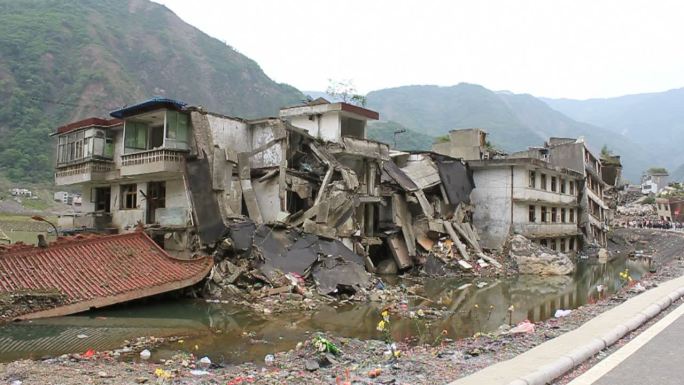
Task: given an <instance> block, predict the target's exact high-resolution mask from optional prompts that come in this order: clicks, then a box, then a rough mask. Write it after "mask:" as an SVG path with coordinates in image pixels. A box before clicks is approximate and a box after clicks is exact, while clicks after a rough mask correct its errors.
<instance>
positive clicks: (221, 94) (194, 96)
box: [0, 0, 303, 182]
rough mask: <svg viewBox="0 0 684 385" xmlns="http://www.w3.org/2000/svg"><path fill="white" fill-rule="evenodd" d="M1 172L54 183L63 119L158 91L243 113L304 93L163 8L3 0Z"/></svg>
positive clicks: (272, 109) (270, 110)
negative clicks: (54, 138)
mask: <svg viewBox="0 0 684 385" xmlns="http://www.w3.org/2000/svg"><path fill="white" fill-rule="evenodd" d="M0 36H2V38H0V100H2V104H0V137H2V139H3V140H2V141H0V170H1V171H0V173H4V175H6V176H7V177H9V178H10V179H11V180H14V181H33V182H39V181H49V180H50V179H51V177H52V172H53V170H52V161H53V156H52V143H51V139H50V138H49V137H48V135H49V133H50V132H52V131H53V130H54V129H55V128H56V127H57V126H60V125H62V124H65V123H68V122H70V121H73V120H77V119H82V118H85V117H88V116H92V115H95V116H107V114H108V112H109V111H111V110H113V109H116V108H117V107H120V106H122V105H125V104H131V103H134V102H136V101H140V100H143V99H147V98H149V97H151V96H154V95H164V96H168V97H171V98H177V99H180V100H183V101H186V102H188V103H191V104H195V105H202V106H204V107H205V108H207V109H208V110H211V111H216V112H221V113H225V114H229V115H238V116H243V117H258V116H265V115H273V114H275V113H276V112H277V110H278V109H279V108H280V107H282V106H286V105H291V104H295V103H297V102H299V101H301V100H302V99H303V95H302V94H301V93H300V92H299V91H297V90H296V89H295V88H293V87H290V86H288V85H283V84H277V83H275V82H273V81H272V80H271V79H269V78H268V77H267V76H266V75H265V74H264V73H263V71H262V70H261V68H259V66H258V65H257V64H256V63H255V62H254V61H252V60H250V59H249V58H247V57H245V56H244V55H241V54H240V53H238V52H236V51H235V50H234V49H233V48H231V47H230V46H227V45H226V44H224V43H222V42H220V41H219V40H217V39H213V38H211V37H209V36H207V35H205V34H203V33H202V32H200V31H199V30H197V29H195V28H194V27H192V26H190V25H188V24H186V23H184V22H183V21H182V20H180V19H179V18H178V17H177V16H176V15H174V14H173V13H172V12H171V11H169V10H168V9H166V8H165V7H164V6H162V5H159V4H156V3H153V2H151V1H144V0H143V1H137V2H134V1H125V0H113V1H107V0H81V1H78V2H71V1H50V0H24V1H13V0H0Z"/></svg>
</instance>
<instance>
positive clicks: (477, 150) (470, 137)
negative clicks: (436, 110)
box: [432, 128, 504, 161]
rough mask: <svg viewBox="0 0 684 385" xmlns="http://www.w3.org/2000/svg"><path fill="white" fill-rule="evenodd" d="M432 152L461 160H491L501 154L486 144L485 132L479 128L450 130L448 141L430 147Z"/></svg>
mask: <svg viewBox="0 0 684 385" xmlns="http://www.w3.org/2000/svg"><path fill="white" fill-rule="evenodd" d="M432 151H434V152H436V153H438V154H442V155H448V156H450V157H452V158H459V159H463V160H466V161H468V160H480V159H493V158H496V157H498V156H500V155H504V154H503V153H501V152H499V151H497V150H495V149H494V148H493V147H491V146H490V145H489V143H488V142H487V132H486V131H485V130H483V129H481V128H465V129H457V130H451V131H449V134H448V140H447V141H443V142H440V143H435V144H433V145H432Z"/></svg>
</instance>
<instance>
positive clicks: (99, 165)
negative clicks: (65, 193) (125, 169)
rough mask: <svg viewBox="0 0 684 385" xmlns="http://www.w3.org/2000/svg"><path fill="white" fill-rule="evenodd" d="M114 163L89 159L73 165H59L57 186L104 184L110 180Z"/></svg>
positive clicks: (56, 179) (56, 177)
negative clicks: (90, 183)
mask: <svg viewBox="0 0 684 385" xmlns="http://www.w3.org/2000/svg"><path fill="white" fill-rule="evenodd" d="M113 171H114V162H112V161H110V160H95V159H88V160H84V161H81V162H78V163H73V164H63V165H57V169H56V171H55V185H57V186H67V185H74V184H80V183H89V182H103V181H106V180H108V179H110V176H111V175H112V174H113Z"/></svg>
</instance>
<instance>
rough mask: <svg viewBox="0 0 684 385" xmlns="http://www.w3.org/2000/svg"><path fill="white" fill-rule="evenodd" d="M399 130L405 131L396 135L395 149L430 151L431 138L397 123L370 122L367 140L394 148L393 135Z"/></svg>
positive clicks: (432, 139)
mask: <svg viewBox="0 0 684 385" xmlns="http://www.w3.org/2000/svg"><path fill="white" fill-rule="evenodd" d="M401 130H406V131H405V132H402V133H398V134H397V135H396V138H397V146H396V149H398V150H405V151H409V150H415V151H429V150H431V149H432V142H433V141H434V138H433V137H431V136H429V135H425V134H423V133H420V132H416V131H413V130H409V129H407V128H406V127H404V126H402V125H401V124H399V123H397V122H372V123H369V124H368V129H367V130H366V132H367V135H368V138H369V139H373V140H377V141H379V142H384V143H387V144H389V145H390V146H391V147H392V148H394V137H395V135H394V133H395V132H397V131H401Z"/></svg>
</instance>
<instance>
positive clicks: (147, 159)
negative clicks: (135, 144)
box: [121, 149, 187, 177]
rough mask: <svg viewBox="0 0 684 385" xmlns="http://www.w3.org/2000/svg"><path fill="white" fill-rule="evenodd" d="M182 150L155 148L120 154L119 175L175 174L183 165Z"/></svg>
mask: <svg viewBox="0 0 684 385" xmlns="http://www.w3.org/2000/svg"><path fill="white" fill-rule="evenodd" d="M186 152H187V151H184V150H173V149H155V150H149V151H142V152H136V153H133V154H126V155H122V156H121V176H122V177H124V176H136V175H148V174H161V175H158V176H162V175H164V174H169V175H171V174H177V173H180V172H183V169H184V167H185V154H186Z"/></svg>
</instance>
